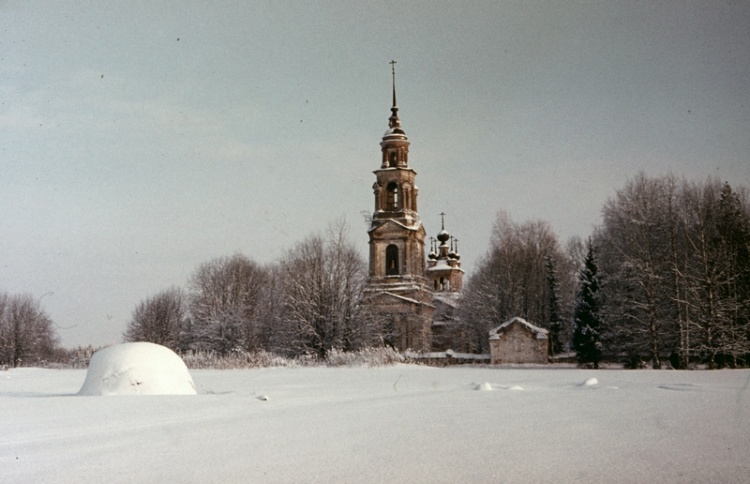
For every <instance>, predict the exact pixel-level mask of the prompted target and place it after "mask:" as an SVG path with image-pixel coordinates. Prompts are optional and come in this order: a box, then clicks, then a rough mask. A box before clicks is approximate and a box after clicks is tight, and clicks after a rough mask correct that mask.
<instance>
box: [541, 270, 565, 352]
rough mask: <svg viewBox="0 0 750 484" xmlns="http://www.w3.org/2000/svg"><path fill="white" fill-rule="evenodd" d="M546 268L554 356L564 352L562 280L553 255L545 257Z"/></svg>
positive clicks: (550, 350) (551, 344)
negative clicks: (561, 310)
mask: <svg viewBox="0 0 750 484" xmlns="http://www.w3.org/2000/svg"><path fill="white" fill-rule="evenodd" d="M544 270H545V273H546V278H547V311H548V313H547V314H548V316H549V319H548V323H549V336H550V338H549V355H550V356H554V355H556V354H558V353H561V352H562V341H560V334H561V332H562V321H561V317H560V295H559V293H560V282H559V281H558V278H557V270H556V269H555V262H554V259H553V258H552V257H551V256H549V255H548V256H546V257H545V258H544Z"/></svg>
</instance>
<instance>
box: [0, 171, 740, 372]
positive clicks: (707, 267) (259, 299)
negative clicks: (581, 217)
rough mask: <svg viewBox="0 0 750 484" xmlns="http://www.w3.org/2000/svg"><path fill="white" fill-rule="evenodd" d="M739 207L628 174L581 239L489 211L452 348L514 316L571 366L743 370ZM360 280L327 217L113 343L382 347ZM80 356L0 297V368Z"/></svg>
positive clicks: (223, 271) (724, 187)
mask: <svg viewBox="0 0 750 484" xmlns="http://www.w3.org/2000/svg"><path fill="white" fill-rule="evenodd" d="M749 200H750V198H749V196H748V190H747V189H746V188H745V187H737V188H733V187H732V186H731V185H730V184H729V183H722V182H720V181H718V180H716V179H712V178H709V179H706V180H705V181H701V182H694V181H689V180H686V179H683V178H679V177H677V176H674V175H665V176H657V177H648V176H646V175H644V174H638V175H636V176H635V177H633V178H632V179H630V180H628V181H627V183H626V184H625V186H624V187H623V188H621V189H620V190H618V191H617V192H616V193H615V195H614V196H613V197H611V198H610V199H608V200H607V201H606V203H605V204H604V206H603V208H602V223H601V224H600V225H599V226H598V227H596V228H595V230H594V231H593V234H592V235H591V237H589V238H588V240H586V241H583V240H582V239H581V238H579V237H573V238H571V239H570V240H568V241H567V242H566V243H565V244H561V243H560V241H559V239H558V237H557V236H556V234H555V233H554V230H553V229H552V227H551V225H550V224H549V223H548V222H546V221H543V220H535V221H528V222H524V223H517V222H514V221H513V220H512V219H511V217H510V216H509V215H507V214H505V213H503V212H500V213H499V214H498V216H497V219H496V221H495V225H494V228H493V232H492V236H491V239H490V243H489V248H488V250H487V253H486V254H485V255H484V256H483V257H482V258H481V259H480V260H479V262H478V263H477V265H476V267H475V268H474V271H473V273H472V275H471V277H470V278H469V279H468V280H467V282H466V284H465V286H464V294H463V298H462V301H461V306H460V309H459V315H460V317H459V318H457V320H456V321H455V322H454V323H453V324H454V325H455V326H456V327H454V328H449V329H448V331H449V332H450V334H452V335H453V337H454V339H453V349H454V350H458V351H471V352H487V351H489V341H488V339H487V333H488V331H489V330H490V329H492V328H493V327H495V326H497V325H500V324H502V323H503V322H505V321H507V320H508V319H510V318H512V317H514V316H520V317H523V318H525V319H527V320H528V321H530V322H532V323H534V324H536V325H538V326H542V327H544V328H547V329H548V330H549V337H550V345H549V347H550V356H555V355H559V354H561V353H566V352H574V353H575V355H576V357H577V359H578V362H579V363H580V364H582V365H591V366H598V364H599V363H600V362H601V361H609V362H620V363H624V364H625V365H627V366H630V367H643V366H646V365H647V364H650V365H651V366H652V367H654V368H661V367H664V366H667V365H670V366H672V367H675V368H689V367H691V366H693V365H696V364H701V365H706V366H707V367H709V368H717V367H726V366H732V367H737V366H748V362H749V361H750V201H749ZM366 282H367V262H366V261H365V259H364V258H363V257H362V256H361V255H360V253H359V252H358V250H357V249H356V246H355V245H354V244H353V243H352V242H351V241H350V240H349V238H348V228H347V227H346V224H345V223H344V222H339V223H334V224H332V225H331V226H329V227H328V229H327V230H326V232H325V233H324V234H313V235H310V236H309V237H308V238H306V239H305V240H303V241H301V242H298V243H296V244H295V245H294V246H292V247H291V248H289V249H288V250H286V251H285V252H284V254H283V255H282V256H281V257H280V258H279V259H278V260H276V261H274V262H272V263H270V264H259V263H257V262H255V261H253V260H252V259H250V258H248V257H246V256H244V255H242V254H235V255H233V256H228V257H219V258H216V259H214V260H211V261H208V262H206V263H204V264H201V265H200V266H198V267H197V268H196V270H195V271H194V272H193V273H192V274H191V276H190V277H189V279H188V281H187V283H186V284H185V286H184V287H173V288H169V289H166V290H163V291H161V292H159V293H157V294H155V295H153V296H150V297H148V298H146V299H144V300H143V301H141V302H140V303H139V304H138V305H137V306H136V307H135V309H134V311H133V314H132V318H131V320H130V321H129V323H128V324H127V328H126V330H125V332H124V334H123V339H124V340H125V341H152V342H155V343H158V344H162V345H164V346H167V347H169V348H172V349H174V350H176V351H179V352H183V353H184V352H191V351H192V352H211V353H215V354H217V355H219V356H223V355H228V354H230V353H232V352H234V351H238V350H241V351H244V352H248V353H253V352H260V351H269V352H273V353H276V354H280V355H285V356H290V357H295V356H299V355H310V356H312V357H316V358H325V357H326V355H327V354H329V353H330V352H331V351H332V350H336V351H354V350H359V349H362V348H369V347H382V346H384V345H385V344H386V343H387V342H388V341H389V338H390V337H391V336H392V335H390V334H389V331H391V330H392V328H391V329H389V328H390V326H389V325H388V322H387V320H386V321H383V320H381V319H380V318H379V317H378V315H376V314H371V313H368V312H367V310H366V308H367V305H366V304H363V301H364V297H365V292H364V289H365V285H366ZM79 350H80V351H77V350H64V349H62V348H60V346H59V339H58V337H57V335H56V332H55V329H54V324H53V322H52V321H51V320H50V318H49V316H48V315H47V314H46V312H45V311H44V310H43V309H42V307H41V304H40V301H39V299H35V298H34V297H32V296H31V295H25V294H22V295H13V294H6V293H2V292H0V367H1V366H6V367H7V366H19V365H22V364H40V363H43V362H44V361H53V360H55V361H60V359H61V358H65V355H67V354H70V355H73V356H75V355H77V354H78V353H80V354H81V355H83V356H81V355H79V356H80V357H79V356H75V358H78V359H85V358H84V356H85V354H88V353H90V352H91V351H88V350H92V351H93V349H88V350H86V351H84V350H85V349H80V348H79ZM76 351H77V352H76Z"/></svg>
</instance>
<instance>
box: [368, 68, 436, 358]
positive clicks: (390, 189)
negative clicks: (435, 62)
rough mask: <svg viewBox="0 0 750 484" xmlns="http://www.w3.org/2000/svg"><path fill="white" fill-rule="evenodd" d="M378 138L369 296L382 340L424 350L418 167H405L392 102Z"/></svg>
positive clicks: (427, 332)
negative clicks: (381, 133) (416, 181)
mask: <svg viewBox="0 0 750 484" xmlns="http://www.w3.org/2000/svg"><path fill="white" fill-rule="evenodd" d="M395 63H396V62H395V61H391V72H392V76H393V106H392V107H391V117H390V118H389V119H388V130H387V131H386V132H385V134H384V135H383V139H382V141H381V142H380V148H381V152H382V158H381V163H380V169H378V170H375V171H374V173H375V178H376V180H375V184H374V185H373V187H372V188H373V193H374V196H375V212H374V213H373V216H372V223H371V225H370V229H369V230H368V235H369V238H370V266H369V279H368V288H367V296H368V301H369V302H370V305H371V308H372V309H373V311H374V313H375V314H376V316H378V317H379V318H380V319H381V321H383V323H384V324H383V326H384V328H385V329H384V336H383V337H384V340H385V342H386V343H387V344H390V345H392V346H394V347H395V348H397V349H399V350H406V349H413V350H427V349H429V348H430V345H431V321H432V311H433V305H432V304H431V300H432V293H431V292H430V290H429V281H428V280H427V278H426V275H425V250H424V241H425V234H426V232H425V229H424V227H423V226H422V221H421V219H420V217H419V213H418V212H417V195H418V188H417V186H416V184H415V178H416V176H417V172H416V171H414V170H413V169H412V168H410V167H409V139H408V138H407V137H406V133H405V132H404V130H403V128H402V127H401V120H400V119H399V117H398V105H397V103H396V71H395Z"/></svg>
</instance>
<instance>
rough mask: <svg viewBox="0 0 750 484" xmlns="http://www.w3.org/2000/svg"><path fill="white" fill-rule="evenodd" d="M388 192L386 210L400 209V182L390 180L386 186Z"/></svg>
mask: <svg viewBox="0 0 750 484" xmlns="http://www.w3.org/2000/svg"><path fill="white" fill-rule="evenodd" d="M386 191H387V192H388V195H387V197H388V198H387V200H386V207H385V208H386V210H398V208H399V205H398V184H397V183H396V182H390V183H389V184H388V187H386Z"/></svg>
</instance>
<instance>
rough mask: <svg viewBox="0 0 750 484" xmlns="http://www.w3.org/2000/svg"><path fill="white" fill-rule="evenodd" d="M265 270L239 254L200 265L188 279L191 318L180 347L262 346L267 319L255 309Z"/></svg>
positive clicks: (225, 350) (229, 348) (220, 349)
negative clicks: (261, 316) (260, 316)
mask: <svg viewBox="0 0 750 484" xmlns="http://www.w3.org/2000/svg"><path fill="white" fill-rule="evenodd" d="M268 279H269V277H268V271H267V269H266V268H264V267H262V266H260V265H259V264H257V263H256V262H254V261H252V260H250V259H249V258H247V257H246V256H244V255H242V254H235V255H233V256H231V257H221V258H218V259H214V260H212V261H210V262H207V263H205V264H203V265H201V266H200V267H199V268H198V269H197V270H196V271H195V273H193V275H192V276H191V278H190V281H189V282H188V291H189V298H190V320H189V323H188V324H187V325H186V328H185V330H184V332H183V335H182V342H181V345H182V346H183V349H202V350H211V351H216V352H218V353H219V354H221V355H224V354H227V353H228V352H230V351H232V350H234V349H238V348H239V349H244V350H255V349H265V345H266V343H267V327H266V326H265V324H266V321H265V320H263V319H259V318H258V315H259V314H258V308H259V306H260V305H261V297H262V295H263V294H264V292H263V291H264V286H265V284H266V283H267V281H268Z"/></svg>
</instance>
